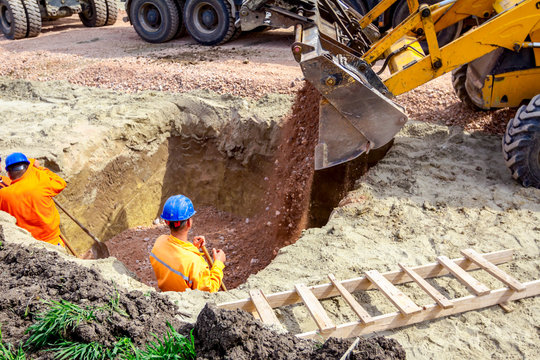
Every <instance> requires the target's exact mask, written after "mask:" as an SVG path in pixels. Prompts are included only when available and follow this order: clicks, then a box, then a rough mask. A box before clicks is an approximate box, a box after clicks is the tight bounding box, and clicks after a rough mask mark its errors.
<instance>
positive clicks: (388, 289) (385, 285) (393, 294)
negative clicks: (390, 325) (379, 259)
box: [366, 270, 422, 315]
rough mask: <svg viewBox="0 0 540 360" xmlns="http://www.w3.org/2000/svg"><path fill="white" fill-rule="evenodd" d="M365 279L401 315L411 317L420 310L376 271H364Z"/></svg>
mask: <svg viewBox="0 0 540 360" xmlns="http://www.w3.org/2000/svg"><path fill="white" fill-rule="evenodd" d="M366 277H367V278H368V279H369V281H371V282H372V283H373V285H375V286H376V287H377V288H378V289H379V290H381V292H382V293H383V294H384V295H385V296H386V297H387V298H388V299H389V300H390V301H391V302H392V304H394V305H395V306H396V307H397V308H398V309H399V311H401V313H402V314H403V315H411V314H414V313H417V312H419V311H421V310H422V308H421V307H419V306H418V305H416V304H415V303H414V302H413V301H412V300H411V299H410V298H409V297H408V296H407V295H405V294H404V293H402V292H401V291H400V290H399V289H398V288H397V287H395V286H394V285H392V283H391V282H390V281H388V280H387V279H386V278H385V277H384V276H382V275H381V273H380V272H378V271H377V270H370V271H366Z"/></svg>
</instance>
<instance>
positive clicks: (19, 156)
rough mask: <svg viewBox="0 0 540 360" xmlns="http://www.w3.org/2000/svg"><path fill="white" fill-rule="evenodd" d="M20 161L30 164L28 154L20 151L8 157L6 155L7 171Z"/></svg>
mask: <svg viewBox="0 0 540 360" xmlns="http://www.w3.org/2000/svg"><path fill="white" fill-rule="evenodd" d="M20 163H25V164H30V161H28V158H27V157H26V155H24V154H23V153H20V152H16V153H13V154H10V155H8V157H6V171H7V169H8V168H9V167H10V166H12V165H16V164H20Z"/></svg>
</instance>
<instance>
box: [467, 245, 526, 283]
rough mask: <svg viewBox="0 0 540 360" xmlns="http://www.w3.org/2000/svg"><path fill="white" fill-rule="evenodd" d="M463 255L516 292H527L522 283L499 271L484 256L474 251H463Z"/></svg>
mask: <svg viewBox="0 0 540 360" xmlns="http://www.w3.org/2000/svg"><path fill="white" fill-rule="evenodd" d="M461 253H462V254H463V256H465V257H466V258H467V259H469V260H470V261H472V262H473V263H475V264H477V265H478V266H480V267H481V268H482V269H484V270H485V271H487V272H488V273H490V274H491V275H492V276H493V277H495V278H497V279H499V280H500V281H501V282H503V283H504V284H506V285H507V286H508V287H509V288H511V289H514V290H516V291H523V290H525V286H524V285H523V284H522V283H520V282H519V281H517V280H516V279H514V278H513V277H512V276H510V275H509V274H507V273H506V272H504V271H503V270H501V269H499V268H498V267H497V266H496V265H495V264H493V263H492V262H489V261H487V260H486V259H484V257H483V256H482V255H480V254H479V253H477V252H476V251H474V250H473V249H466V250H461Z"/></svg>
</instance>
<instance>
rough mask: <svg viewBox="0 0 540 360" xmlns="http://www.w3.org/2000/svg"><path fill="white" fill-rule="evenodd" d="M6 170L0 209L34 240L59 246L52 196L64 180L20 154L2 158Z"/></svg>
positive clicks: (61, 187) (57, 223)
mask: <svg viewBox="0 0 540 360" xmlns="http://www.w3.org/2000/svg"><path fill="white" fill-rule="evenodd" d="M6 171H7V172H8V175H9V178H10V182H11V183H10V184H7V185H9V186H6V187H4V188H0V210H2V211H5V212H7V213H8V214H10V215H12V216H13V217H15V219H17V225H18V226H19V227H21V228H23V229H26V230H28V231H29V232H30V233H31V234H32V236H33V237H34V238H36V239H37V240H41V241H45V242H48V243H49V244H53V245H59V246H62V247H63V246H64V242H63V241H62V239H61V238H60V214H59V213H58V210H57V209H56V207H55V206H54V202H53V199H52V198H53V197H54V196H56V195H58V194H60V192H61V191H62V190H64V188H65V187H66V182H65V181H64V179H62V178H61V177H60V176H58V175H56V174H55V173H53V172H52V171H50V170H49V169H47V168H44V167H40V166H39V165H38V163H37V161H36V160H35V159H30V160H28V158H27V157H26V156H25V155H24V154H22V153H13V154H11V155H9V156H8V157H7V158H6Z"/></svg>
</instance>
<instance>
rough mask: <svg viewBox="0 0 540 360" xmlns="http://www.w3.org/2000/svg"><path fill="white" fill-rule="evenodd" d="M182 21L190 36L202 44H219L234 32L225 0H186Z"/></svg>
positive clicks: (232, 18)
mask: <svg viewBox="0 0 540 360" xmlns="http://www.w3.org/2000/svg"><path fill="white" fill-rule="evenodd" d="M184 23H185V24H186V29H187V31H188V33H189V34H190V35H191V37H192V38H193V39H195V41H197V42H198V43H199V44H202V45H221V44H223V43H226V42H227V41H229V40H230V39H231V38H232V37H233V35H234V34H235V32H236V27H235V26H234V14H233V12H232V10H231V5H230V4H229V2H228V1H227V0H187V1H186V6H185V7H184Z"/></svg>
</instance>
